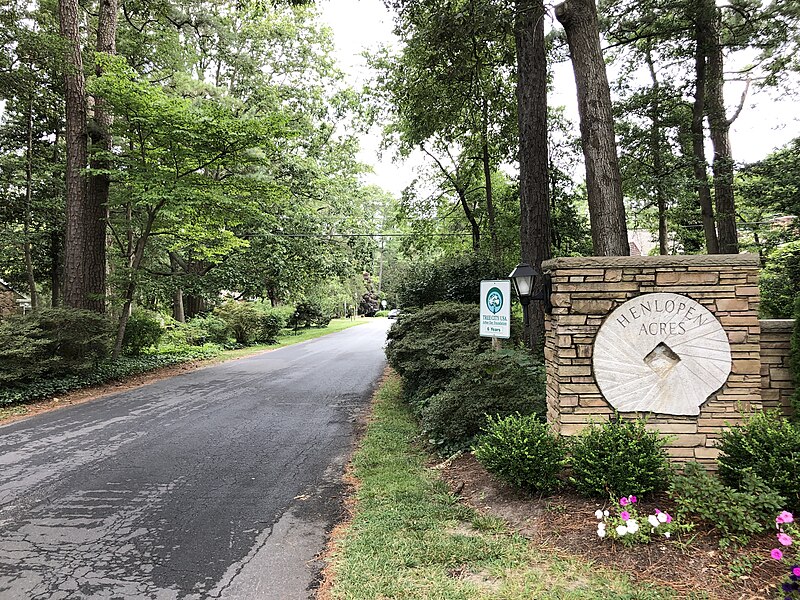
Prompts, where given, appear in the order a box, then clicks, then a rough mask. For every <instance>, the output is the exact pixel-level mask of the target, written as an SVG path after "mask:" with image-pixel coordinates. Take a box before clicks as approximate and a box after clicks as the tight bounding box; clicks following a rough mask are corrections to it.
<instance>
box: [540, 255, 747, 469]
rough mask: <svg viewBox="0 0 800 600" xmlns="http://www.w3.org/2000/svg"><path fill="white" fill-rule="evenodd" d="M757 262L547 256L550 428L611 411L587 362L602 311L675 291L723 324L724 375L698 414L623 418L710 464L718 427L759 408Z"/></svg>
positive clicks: (676, 453)
mask: <svg viewBox="0 0 800 600" xmlns="http://www.w3.org/2000/svg"><path fill="white" fill-rule="evenodd" d="M758 266H759V262H758V257H757V256H754V255H723V256H721V255H717V256H648V257H580V258H557V259H553V260H550V261H546V262H545V263H544V264H543V269H544V270H545V271H546V272H549V273H550V275H551V277H552V296H551V301H552V304H553V310H552V314H551V315H550V316H549V317H548V319H547V322H546V325H545V327H546V345H545V356H546V361H547V409H548V420H549V421H550V422H551V424H552V425H553V427H554V429H555V430H556V431H558V432H559V433H561V434H562V435H566V436H569V435H574V434H576V433H578V432H579V431H580V430H581V429H583V428H584V427H586V426H587V424H588V423H590V422H601V421H603V420H607V419H608V418H610V417H611V416H612V415H613V414H614V409H613V408H612V406H611V405H610V404H609V403H608V402H607V401H606V399H605V398H604V397H603V394H602V393H601V391H600V388H599V387H598V385H597V383H596V381H595V377H594V372H593V363H592V355H593V349H594V340H595V336H596V335H597V332H598V330H599V329H600V326H601V325H602V324H603V322H604V321H605V319H606V318H607V317H608V315H609V314H610V313H611V312H612V311H613V310H614V309H616V308H617V307H618V306H620V305H621V304H623V303H624V302H626V301H628V300H630V299H632V298H634V297H637V296H640V295H642V294H649V293H655V292H668V293H674V294H680V295H683V296H687V297H689V298H691V299H693V300H695V301H697V302H698V303H700V304H702V305H703V306H704V307H705V308H707V309H708V310H709V311H710V312H711V313H712V314H714V315H715V316H716V318H717V319H718V320H719V322H720V323H721V325H722V327H723V329H724V331H725V333H726V335H727V337H728V341H729V342H730V350H731V373H730V376H729V377H728V380H727V382H726V383H725V384H724V385H723V386H722V388H720V389H719V391H717V392H716V393H713V394H712V395H711V397H710V398H709V400H708V401H707V402H705V403H704V404H703V405H702V406H701V408H700V414H699V415H697V416H693V415H681V416H676V415H664V414H657V413H643V414H642V413H621V414H620V416H621V417H622V418H635V417H644V418H646V419H647V422H648V427H649V428H652V429H656V430H658V431H660V432H661V433H663V434H665V435H666V436H668V440H669V441H668V443H667V446H666V449H667V452H668V453H669V454H670V455H671V457H673V459H674V460H676V461H678V462H682V461H687V460H697V461H699V462H703V463H706V464H708V465H709V466H710V467H712V468H713V467H714V464H715V463H714V459H716V457H717V455H718V453H719V451H718V450H717V448H716V447H715V445H716V440H717V439H718V438H719V435H720V433H721V432H722V430H723V429H724V428H725V427H726V426H727V425H729V424H734V423H738V422H740V421H741V419H742V418H743V416H745V415H746V414H748V413H750V412H752V411H753V410H759V409H761V407H762V400H761V393H760V390H761V378H762V375H761V358H760V333H761V328H760V324H759V319H758V305H759V290H758ZM634 385H635V382H634Z"/></svg>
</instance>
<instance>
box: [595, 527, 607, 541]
mask: <svg viewBox="0 0 800 600" xmlns="http://www.w3.org/2000/svg"><path fill="white" fill-rule="evenodd" d="M597 537H599V538H600V539H602V538H604V537H606V530H605V528H604V527H598V528H597Z"/></svg>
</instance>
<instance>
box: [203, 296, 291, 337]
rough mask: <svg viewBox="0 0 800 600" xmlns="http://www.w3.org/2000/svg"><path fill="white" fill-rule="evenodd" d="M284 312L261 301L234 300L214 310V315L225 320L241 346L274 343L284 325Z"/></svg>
mask: <svg viewBox="0 0 800 600" xmlns="http://www.w3.org/2000/svg"><path fill="white" fill-rule="evenodd" d="M284 314H285V312H283V311H280V310H275V309H273V308H272V307H271V306H269V305H268V304H263V303H261V302H237V301H234V300H232V301H230V302H226V303H225V304H223V305H222V306H220V307H219V308H217V309H216V310H215V311H214V315H215V316H217V317H219V318H220V319H222V320H223V321H225V323H226V325H227V326H228V330H229V331H230V332H231V333H232V334H233V337H234V338H235V339H236V343H237V344H241V345H242V346H247V345H250V344H255V343H266V344H271V343H274V342H275V339H276V338H277V337H278V334H279V333H280V331H281V329H283V328H284V327H285V326H286V320H285V317H284Z"/></svg>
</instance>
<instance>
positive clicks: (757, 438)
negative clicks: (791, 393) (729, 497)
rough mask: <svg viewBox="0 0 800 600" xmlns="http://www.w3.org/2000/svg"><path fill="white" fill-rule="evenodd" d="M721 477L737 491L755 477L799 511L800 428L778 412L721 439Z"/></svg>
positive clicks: (763, 414) (755, 416)
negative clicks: (750, 474) (749, 476)
mask: <svg viewBox="0 0 800 600" xmlns="http://www.w3.org/2000/svg"><path fill="white" fill-rule="evenodd" d="M719 447H720V450H721V451H722V453H721V454H720V457H719V459H718V462H719V474H720V477H722V479H723V480H724V481H725V482H726V483H727V484H728V485H731V486H733V487H735V488H737V489H742V488H743V487H744V486H745V477H746V475H747V474H748V473H755V474H756V475H758V476H759V477H760V478H761V479H763V480H764V482H765V483H766V484H767V485H768V486H769V487H770V488H772V489H773V490H775V491H776V492H778V493H779V494H781V495H782V496H784V497H785V498H786V502H787V503H788V506H787V508H788V509H789V510H794V511H797V510H800V425H798V424H795V423H792V422H790V421H789V420H788V419H785V418H783V417H781V416H780V415H779V414H778V413H777V412H757V413H755V414H753V415H752V416H751V417H750V418H748V419H747V421H745V423H744V424H743V425H741V426H739V427H732V428H730V429H729V430H728V431H725V432H723V434H722V436H721V437H720V444H719Z"/></svg>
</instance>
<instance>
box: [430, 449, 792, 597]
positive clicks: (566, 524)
mask: <svg viewBox="0 0 800 600" xmlns="http://www.w3.org/2000/svg"><path fill="white" fill-rule="evenodd" d="M441 472H442V475H443V477H444V479H445V480H446V481H447V482H448V483H449V484H450V486H451V487H452V489H453V490H454V492H455V493H456V494H457V495H459V496H460V498H461V500H462V501H463V502H465V503H467V504H469V505H471V506H474V507H475V508H477V509H479V510H480V511H482V512H484V513H486V514H488V515H492V516H497V517H500V518H502V519H504V520H505V521H506V522H507V523H508V524H509V525H510V526H511V527H512V528H513V529H515V530H517V531H518V532H519V533H521V534H522V535H524V536H526V537H527V538H529V539H531V540H533V541H534V542H536V543H539V544H541V545H542V546H543V547H545V548H547V549H551V550H552V551H555V552H560V553H568V554H571V555H575V556H579V557H581V558H583V559H587V560H589V561H591V562H593V563H595V564H599V565H603V566H606V567H612V568H614V569H617V570H622V571H624V572H625V573H627V574H629V575H630V576H633V577H635V578H636V579H638V580H641V581H643V582H647V583H653V584H657V585H661V586H665V587H669V588H671V589H673V590H675V594H676V598H679V597H680V598H685V597H689V596H691V595H693V594H694V595H699V596H700V597H707V598H711V599H721V600H728V599H731V600H732V599H744V598H747V599H750V598H765V599H767V598H769V599H773V598H784V597H789V598H792V599H795V598H800V594H798V595H795V596H791V595H788V594H787V593H785V592H784V591H783V589H782V584H784V583H786V582H787V581H788V582H789V583H790V584H791V583H793V582H796V581H795V580H791V579H789V575H790V574H791V573H790V568H791V567H793V565H795V564H796V563H797V562H798V558H797V555H796V554H789V553H788V552H787V546H784V545H781V543H780V539H778V540H777V541H776V534H764V535H758V536H755V537H753V538H752V539H751V540H750V542H749V543H748V544H747V545H745V546H742V547H740V548H736V549H726V550H721V549H720V539H721V537H720V535H719V534H718V533H717V532H715V531H714V530H713V528H710V527H700V526H695V527H694V528H691V530H690V527H689V526H688V524H687V523H678V522H677V521H676V520H675V519H673V518H672V515H673V514H675V512H676V511H675V507H674V505H673V503H672V502H671V501H670V499H669V498H668V497H667V496H665V495H656V496H650V497H648V498H647V499H646V500H642V499H640V498H636V499H635V500H636V501H635V502H634V501H633V500H634V498H633V497H625V498H620V499H616V500H614V501H613V502H612V500H611V499H609V500H608V501H606V502H598V501H594V500H588V499H586V498H583V497H581V496H578V495H577V494H574V493H571V492H564V493H561V494H557V495H553V496H549V497H546V498H541V497H538V496H535V495H531V494H526V493H524V492H522V491H519V490H517V489H515V488H513V487H512V486H510V485H508V484H506V483H504V482H502V481H500V480H498V479H497V478H495V477H494V476H493V475H491V474H490V473H488V472H487V471H486V470H485V469H484V468H483V467H482V466H481V465H480V463H478V461H477V460H475V458H474V457H473V456H472V455H470V454H465V455H463V456H461V457H459V458H457V459H456V460H453V461H450V462H448V463H447V464H446V465H445V466H443V467H442V469H441ZM621 501H623V503H621ZM657 511H658V512H657ZM606 513H607V514H606ZM622 513H625V514H624V515H623V514H622ZM598 515H599V516H598ZM623 517H627V518H623ZM650 517H653V519H651V518H650ZM631 520H633V521H634V522H635V525H633V527H630V523H631ZM601 523H603V524H605V525H604V527H600V524H601ZM654 523H658V525H657V526H656V525H655V524H654ZM794 525H796V523H792V524H789V527H788V528H787V525H786V524H779V526H783V527H784V529H785V531H784V533H785V534H786V535H788V536H791V535H792V534H791V533H789V528H791V527H792V526H794ZM622 526H624V527H625V532H624V533H622ZM617 528H620V529H619V531H617ZM601 530H604V531H605V534H604V535H600V531H601ZM631 530H632V531H631ZM667 533H669V535H666V534H667ZM779 533H780V532H779ZM784 541H786V540H785V538H784ZM797 543H798V542H794V544H795V546H794V547H795V548H796V547H797ZM776 545H777V546H780V548H782V549H783V550H781V552H782V558H784V559H785V560H781V561H778V560H775V559H773V558H772V556H771V551H772V550H773V549H775V548H776ZM787 556H791V557H792V558H791V560H792V561H793V562H787V561H788V560H789V559H788V558H786V557H787ZM793 593H795V594H797V592H793Z"/></svg>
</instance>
